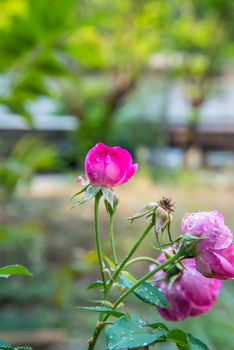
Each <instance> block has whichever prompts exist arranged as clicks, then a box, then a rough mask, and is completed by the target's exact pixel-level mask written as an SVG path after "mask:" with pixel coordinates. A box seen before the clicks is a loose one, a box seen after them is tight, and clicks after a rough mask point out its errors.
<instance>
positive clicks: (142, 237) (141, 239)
mask: <svg viewBox="0 0 234 350" xmlns="http://www.w3.org/2000/svg"><path fill="white" fill-rule="evenodd" d="M153 226H154V221H153V220H152V221H150V223H149V225H148V226H147V227H146V229H145V230H144V231H143V233H142V234H141V235H140V236H139V237H138V239H137V241H136V242H135V244H134V245H133V246H132V248H131V249H130V250H129V252H128V254H127V255H126V256H125V257H124V258H123V260H122V261H121V262H120V264H119V265H118V267H117V269H116V270H115V272H114V273H113V275H112V279H111V280H110V282H109V284H108V289H110V288H111V286H112V285H113V283H114V281H115V280H116V278H117V277H118V276H119V274H120V272H121V271H122V270H123V268H124V267H125V266H126V264H127V262H128V261H129V259H130V258H131V257H132V255H133V254H134V253H135V251H136V250H137V248H138V247H139V245H140V244H141V242H142V241H143V239H144V238H145V237H146V236H147V234H148V233H149V232H150V230H151V229H152V227H153Z"/></svg>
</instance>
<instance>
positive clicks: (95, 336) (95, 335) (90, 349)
mask: <svg viewBox="0 0 234 350" xmlns="http://www.w3.org/2000/svg"><path fill="white" fill-rule="evenodd" d="M180 257H181V255H180V254H179V253H178V254H176V255H174V256H172V257H171V258H169V259H168V260H166V261H165V262H164V263H163V264H161V265H158V266H157V267H156V268H155V269H153V270H152V271H150V272H149V273H147V274H146V275H145V276H143V277H142V278H141V279H140V280H139V281H137V282H136V283H135V284H134V285H133V286H132V287H131V288H129V289H128V290H127V291H126V292H125V293H123V294H122V295H121V296H120V297H119V298H118V299H117V300H116V302H115V304H114V307H113V309H115V308H116V307H117V306H118V305H119V304H120V303H121V302H122V301H123V300H124V299H125V298H127V296H128V295H129V294H130V293H132V292H133V291H134V290H135V289H136V288H137V287H139V286H140V285H141V283H143V282H145V281H146V280H147V279H149V278H150V277H152V276H153V275H154V274H155V273H156V272H158V271H160V270H162V269H163V268H164V267H166V266H167V265H169V264H171V263H173V262H175V261H176V260H177V259H178V258H180ZM108 318H109V315H106V316H105V317H104V318H103V319H102V322H105V321H106V320H107V319H108ZM102 329H103V328H101V327H98V326H97V327H96V328H95V331H94V333H93V337H92V338H91V341H90V342H89V346H88V350H93V349H94V347H95V344H96V342H97V339H98V337H99V335H100V333H101V331H102Z"/></svg>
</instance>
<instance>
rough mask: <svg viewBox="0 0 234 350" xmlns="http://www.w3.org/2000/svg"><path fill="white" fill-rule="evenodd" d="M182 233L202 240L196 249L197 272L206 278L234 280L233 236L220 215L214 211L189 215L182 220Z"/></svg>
mask: <svg viewBox="0 0 234 350" xmlns="http://www.w3.org/2000/svg"><path fill="white" fill-rule="evenodd" d="M182 232H183V233H184V234H190V235H193V236H197V237H201V238H203V240H202V241H201V242H199V243H198V244H197V249H196V256H195V259H196V263H197V269H198V271H200V272H201V273H202V274H203V275H204V276H207V277H215V278H218V279H229V278H234V248H233V243H232V240H233V235H232V232H231V231H230V229H229V228H228V227H227V226H226V225H224V217H223V216H222V214H220V213H219V212H218V211H215V210H214V211H210V212H197V213H191V214H189V215H187V216H185V217H184V218H183V220H182Z"/></svg>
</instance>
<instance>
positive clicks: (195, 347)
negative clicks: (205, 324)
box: [188, 333, 209, 350]
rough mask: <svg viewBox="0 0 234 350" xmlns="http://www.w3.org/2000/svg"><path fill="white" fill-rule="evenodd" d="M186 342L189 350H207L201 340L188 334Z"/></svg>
mask: <svg viewBox="0 0 234 350" xmlns="http://www.w3.org/2000/svg"><path fill="white" fill-rule="evenodd" d="M188 342H189V345H190V350H209V348H208V346H207V345H206V344H204V343H203V342H202V341H201V340H199V339H197V338H195V337H194V336H192V334H189V333H188Z"/></svg>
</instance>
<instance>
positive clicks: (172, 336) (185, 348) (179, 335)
mask: <svg viewBox="0 0 234 350" xmlns="http://www.w3.org/2000/svg"><path fill="white" fill-rule="evenodd" d="M166 341H168V342H172V343H175V344H176V346H177V348H178V349H179V350H190V346H189V343H188V338H187V334H186V333H185V332H183V331H181V330H180V329H172V330H171V331H170V332H169V334H168V336H167V339H166Z"/></svg>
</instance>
